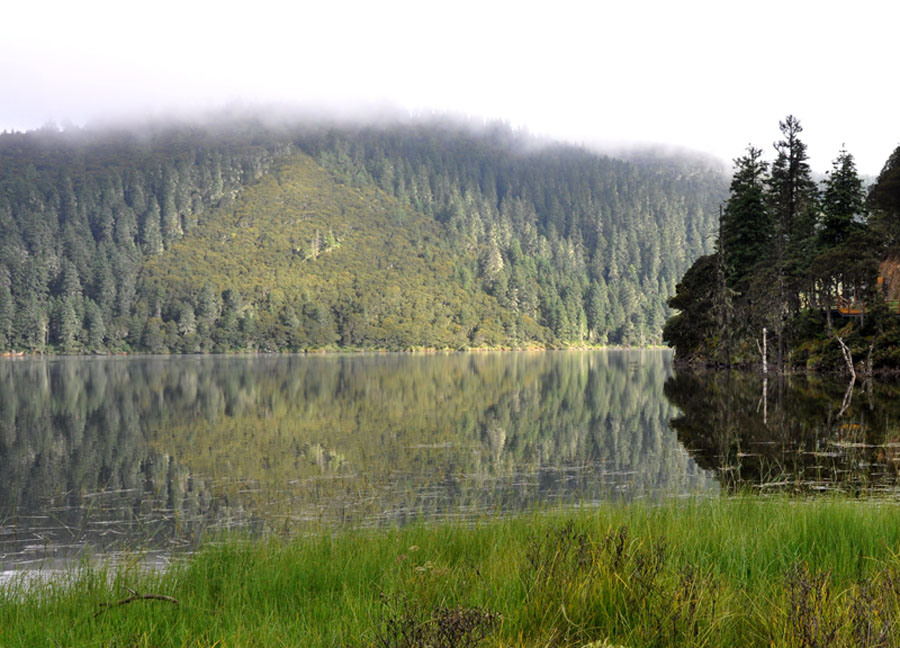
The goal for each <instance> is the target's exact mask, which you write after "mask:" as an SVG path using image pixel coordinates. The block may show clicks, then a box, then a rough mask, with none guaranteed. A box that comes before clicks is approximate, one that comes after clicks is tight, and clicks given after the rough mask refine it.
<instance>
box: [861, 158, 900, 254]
mask: <svg viewBox="0 0 900 648" xmlns="http://www.w3.org/2000/svg"><path fill="white" fill-rule="evenodd" d="M867 204H868V207H869V208H870V209H871V210H873V211H874V212H875V214H876V216H877V223H878V226H879V227H878V228H879V230H880V231H881V232H882V233H883V235H884V236H885V238H886V239H887V240H886V242H887V243H888V244H896V243H898V242H900V146H898V147H897V148H896V149H894V152H893V153H891V156H890V157H889V158H888V160H887V162H886V163H885V165H884V168H883V169H882V170H881V173H880V174H879V175H878V180H877V181H876V182H875V184H874V185H873V186H872V189H871V191H870V192H869V196H868V199H867Z"/></svg>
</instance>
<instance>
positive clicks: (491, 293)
mask: <svg viewBox="0 0 900 648" xmlns="http://www.w3.org/2000/svg"><path fill="white" fill-rule="evenodd" d="M725 189H726V187H725V181H724V179H723V177H722V175H721V173H720V171H719V170H718V169H716V168H714V167H713V166H712V165H710V164H709V163H707V162H703V161H701V160H696V159H691V158H687V157H682V158H676V157H668V158H665V157H658V156H657V157H654V156H650V157H647V156H645V157H644V158H642V159H641V160H640V161H632V162H629V161H623V160H617V159H612V158H609V157H605V156H601V155H598V154H595V153H592V152H590V151H587V150H585V149H581V148H577V147H571V146H562V145H546V144H540V145H539V144H538V143H537V142H535V141H534V140H531V139H529V138H527V137H525V136H521V135H519V134H516V133H514V132H512V131H511V130H509V129H508V128H505V127H497V128H491V129H486V130H481V131H475V130H473V129H471V128H469V127H466V126H461V125H458V124H447V123H438V122H432V123H427V124H426V123H407V124H403V125H397V126H392V127H371V128H361V127H348V126H340V127H339V126H333V125H332V126H329V127H326V126H323V125H309V124H306V125H302V126H296V125H294V126H289V127H285V126H280V127H277V128H275V127H267V126H263V125H261V124H260V123H258V122H250V121H244V122H234V123H231V124H228V125H221V124H220V125H218V126H215V127H213V126H206V127H199V126H185V125H181V126H165V127H163V126H157V127H144V128H141V129H137V128H135V129H132V130H127V129H122V130H118V131H104V132H92V131H83V130H75V131H66V132H57V131H55V130H53V129H45V130H41V131H36V132H30V133H24V134H22V133H11V134H10V133H4V134H3V135H0V350H2V351H13V352H17V351H24V352H62V353H79V352H105V351H153V352H197V351H204V352H206V351H237V350H267V351H275V350H308V349H320V348H383V349H409V348H423V347H432V348H469V347H496V346H512V347H516V346H528V345H548V346H556V345H569V344H585V343H593V344H600V343H621V344H648V343H654V342H658V341H659V340H660V330H661V328H662V324H663V322H664V320H665V318H666V316H667V315H668V310H667V307H666V306H665V302H666V300H667V299H668V298H669V297H670V296H671V295H672V294H673V293H674V286H675V283H676V281H677V278H678V277H679V276H680V275H681V274H682V273H683V272H684V270H685V269H686V268H687V267H688V266H689V265H690V263H691V262H692V261H693V260H694V259H695V258H696V257H697V256H699V255H700V254H702V253H704V252H709V251H710V250H711V245H712V240H711V237H710V234H711V233H712V232H713V230H714V228H715V224H716V221H717V218H718V216H717V213H718V211H717V210H718V205H719V203H720V201H721V200H722V198H723V197H724V194H725Z"/></svg>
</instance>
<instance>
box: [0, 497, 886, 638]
mask: <svg viewBox="0 0 900 648" xmlns="http://www.w3.org/2000/svg"><path fill="white" fill-rule="evenodd" d="M897 512H898V503H897V502H895V501H893V500H890V499H884V498H878V499H874V498H873V499H864V498H863V499H853V498H849V497H837V496H836V497H824V498H807V497H799V498H798V497H788V496H784V495H778V496H772V497H754V496H750V495H739V496H736V497H718V498H696V499H694V498H687V499H684V498H681V499H669V500H663V501H650V500H637V501H634V502H631V503H602V504H598V505H591V506H590V507H581V508H577V509H573V508H567V509H562V510H547V511H543V512H536V513H528V514H521V515H517V516H513V517H509V518H500V519H497V518H495V519H490V518H487V517H486V518H483V519H480V520H477V521H474V522H473V521H468V522H464V523H462V522H459V523H430V524H414V525H411V526H406V527H390V528H384V529H365V530H363V529H361V530H341V531H327V530H323V531H322V532H320V533H314V534H304V535H296V536H285V535H269V536H265V537H256V538H250V537H247V536H240V535H235V534H230V535H226V536H222V537H219V538H216V539H213V540H210V541H208V542H207V543H206V544H205V545H204V546H203V548H202V549H201V550H200V551H199V552H197V553H196V554H192V555H190V556H188V557H186V558H184V559H179V560H175V561H173V563H172V564H171V566H170V567H168V568H167V569H165V570H146V569H142V568H141V566H140V556H139V555H135V557H134V560H133V561H125V562H122V563H120V564H118V565H117V566H116V567H114V568H112V567H109V568H106V567H102V566H96V564H92V563H88V562H85V563H83V564H82V566H81V567H80V568H78V569H75V570H72V571H71V572H68V573H66V574H65V576H64V577H62V578H54V579H47V580H45V579H12V580H10V581H9V582H7V583H5V584H3V585H0V645H2V646H4V647H9V648H13V647H18V646H23V647H24V646H36V645H50V646H52V645H63V646H108V647H113V646H116V647H119V646H127V647H131V646H136V647H137V646H140V647H151V646H152V647H163V646H204V647H212V646H217V647H219V646H240V647H245V646H247V647H249V646H353V647H356V646H359V647H364V646H378V647H397V648H400V647H406V646H408V647H412V646H446V647H448V648H449V647H450V646H472V647H474V646H522V647H531V646H535V647H537V646H578V647H582V646H586V645H589V646H617V645H620V646H629V647H638V646H736V645H741V646H817V645H829V646H893V645H897V644H898V640H900V624H898V621H900V522H898V517H897Z"/></svg>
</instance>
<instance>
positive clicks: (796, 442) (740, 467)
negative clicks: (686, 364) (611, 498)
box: [665, 372, 900, 494]
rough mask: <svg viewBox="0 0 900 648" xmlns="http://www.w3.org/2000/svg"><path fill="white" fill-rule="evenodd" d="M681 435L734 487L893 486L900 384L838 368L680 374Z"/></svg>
mask: <svg viewBox="0 0 900 648" xmlns="http://www.w3.org/2000/svg"><path fill="white" fill-rule="evenodd" d="M665 394H666V397H667V398H668V399H669V401H670V402H671V403H672V404H673V405H675V406H677V407H678V408H679V409H681V410H682V412H683V413H682V415H681V416H679V417H676V418H675V419H674V420H673V421H672V426H673V427H674V428H675V430H677V432H678V439H679V440H680V441H681V442H682V443H683V444H684V445H685V447H686V448H688V450H689V451H690V452H691V455H692V456H693V457H694V458H695V459H696V460H697V462H698V463H699V464H700V465H701V466H702V467H704V468H706V469H709V470H712V471H715V472H716V474H717V475H718V478H719V480H720V482H721V484H722V485H723V486H725V487H726V488H728V489H729V490H742V489H746V488H752V489H760V490H782V491H784V490H787V491H796V492H815V491H841V492H849V493H857V494H858V493H876V492H894V491H896V489H897V487H898V485H900V472H898V470H900V383H897V382H896V381H883V380H882V381H864V382H854V383H851V384H848V383H847V381H846V380H840V379H838V378H835V377H822V376H819V377H816V376H804V375H799V376H786V377H780V378H775V379H773V378H770V379H769V380H768V382H767V384H765V385H764V383H763V378H762V376H760V375H756V374H746V373H741V372H731V373H729V372H709V373H677V374H676V375H674V376H673V377H671V378H670V379H669V380H668V381H667V382H666V384H665Z"/></svg>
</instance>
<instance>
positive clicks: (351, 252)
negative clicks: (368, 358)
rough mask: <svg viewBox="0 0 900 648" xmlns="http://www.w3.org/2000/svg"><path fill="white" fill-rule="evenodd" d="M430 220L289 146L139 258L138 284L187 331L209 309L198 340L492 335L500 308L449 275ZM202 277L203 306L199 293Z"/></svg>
mask: <svg viewBox="0 0 900 648" xmlns="http://www.w3.org/2000/svg"><path fill="white" fill-rule="evenodd" d="M441 229H442V228H441V226H440V225H439V224H438V223H436V222H435V221H434V220H433V219H429V218H427V217H425V216H423V215H422V214H419V213H417V212H415V211H412V210H409V209H406V208H404V207H403V206H402V205H400V204H399V203H398V202H397V201H396V200H394V199H393V198H391V197H389V196H387V195H386V194H384V192H382V191H380V190H378V189H376V188H374V187H371V186H367V187H362V188H359V187H349V186H346V185H342V184H339V183H337V182H336V181H335V179H334V178H333V177H332V176H331V174H329V173H327V172H326V171H325V170H324V169H322V168H321V167H319V166H318V165H317V164H315V162H314V161H313V160H312V159H311V158H309V157H308V156H306V155H303V154H295V155H292V156H290V157H289V158H287V159H285V160H283V161H282V162H281V163H279V164H278V165H277V166H276V168H274V169H273V171H272V172H270V173H268V174H267V175H266V176H264V177H263V178H262V179H261V180H260V181H259V182H258V183H256V184H254V185H252V186H250V187H248V188H247V189H246V190H245V191H244V192H243V194H242V195H241V196H240V198H239V199H238V200H237V201H236V203H235V205H234V208H233V210H219V211H218V212H214V213H213V214H212V215H211V216H210V218H209V219H208V220H207V221H206V223H205V224H203V225H201V226H200V227H198V228H197V229H195V230H194V231H193V232H191V233H190V234H189V235H187V236H185V237H184V238H183V239H182V240H180V241H178V242H176V243H175V244H173V245H172V246H171V247H170V248H169V250H167V251H166V252H165V253H163V254H161V255H159V256H155V257H153V258H151V259H149V260H148V261H147V263H146V264H145V266H144V270H143V275H142V292H143V293H145V294H147V295H153V296H156V297H157V301H155V302H153V303H151V304H148V305H149V306H150V307H151V310H156V311H158V312H159V313H160V314H163V313H166V314H168V315H170V319H172V318H175V319H176V321H178V322H179V328H180V331H179V332H180V333H181V334H182V336H181V337H190V334H191V333H196V332H197V327H196V326H195V327H193V330H191V329H192V327H191V326H190V324H189V322H190V319H191V315H190V314H189V312H190V311H194V312H193V319H194V321H195V322H196V320H197V311H200V317H201V319H202V318H204V317H207V318H209V316H210V315H212V314H213V313H215V314H216V317H215V318H209V319H208V320H207V321H206V324H207V326H210V325H212V326H213V330H212V331H209V330H206V331H204V330H200V334H199V336H197V342H198V344H199V345H200V346H201V347H203V341H204V340H208V341H209V342H212V343H213V344H214V345H219V346H220V347H221V348H222V349H223V350H224V349H227V348H230V347H233V346H234V345H239V346H244V345H250V346H251V347H252V348H262V349H270V350H275V349H282V348H287V349H302V348H310V347H326V346H329V345H336V344H340V345H342V346H354V347H376V348H391V349H398V348H399V349H403V348H411V347H425V346H428V347H440V348H457V347H463V346H467V345H470V344H476V345H481V344H490V345H498V344H502V343H504V342H505V341H506V334H505V333H506V329H507V328H508V327H509V326H510V325H511V324H512V316H511V313H509V312H506V311H504V310H503V309H501V308H500V306H499V304H498V303H497V301H496V299H494V298H493V297H491V296H490V295H487V294H485V293H483V292H481V291H478V290H471V289H470V290H468V291H467V290H465V289H464V288H463V286H462V285H461V284H460V283H459V282H458V281H455V280H454V278H453V271H454V267H455V263H456V261H457V258H456V257H455V255H454V254H453V253H452V252H451V251H450V250H449V249H448V247H447V245H446V243H445V242H444V241H443V240H442V239H443V238H444V237H443V233H442V231H441ZM198 278H200V279H199V281H198ZM204 288H205V289H206V291H207V295H209V294H210V293H211V294H212V295H213V296H214V297H213V303H214V305H213V307H212V310H211V309H209V308H208V307H207V306H204V305H203V304H201V298H202V295H203V289H204ZM210 289H211V291H210ZM219 294H224V299H222V300H221V303H219V301H218V300H217V299H216V298H215V296H216V295H219ZM213 319H214V320H215V321H212V320H213ZM158 323H159V324H160V325H162V323H161V322H158ZM202 324H203V322H201V327H202ZM531 329H532V331H533V332H534V334H535V335H540V334H541V331H540V329H539V327H537V326H536V325H534V324H533V323H532V324H531ZM184 334H187V335H184ZM210 334H211V335H210ZM162 342H165V341H164V340H163V341H162ZM172 343H174V344H176V345H177V344H179V340H170V341H168V344H169V345H170V346H171V344H172ZM186 344H187V345H188V346H190V345H191V344H192V342H190V341H189V342H187V343H186ZM207 346H208V345H207ZM188 350H195V348H193V347H190V348H188Z"/></svg>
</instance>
